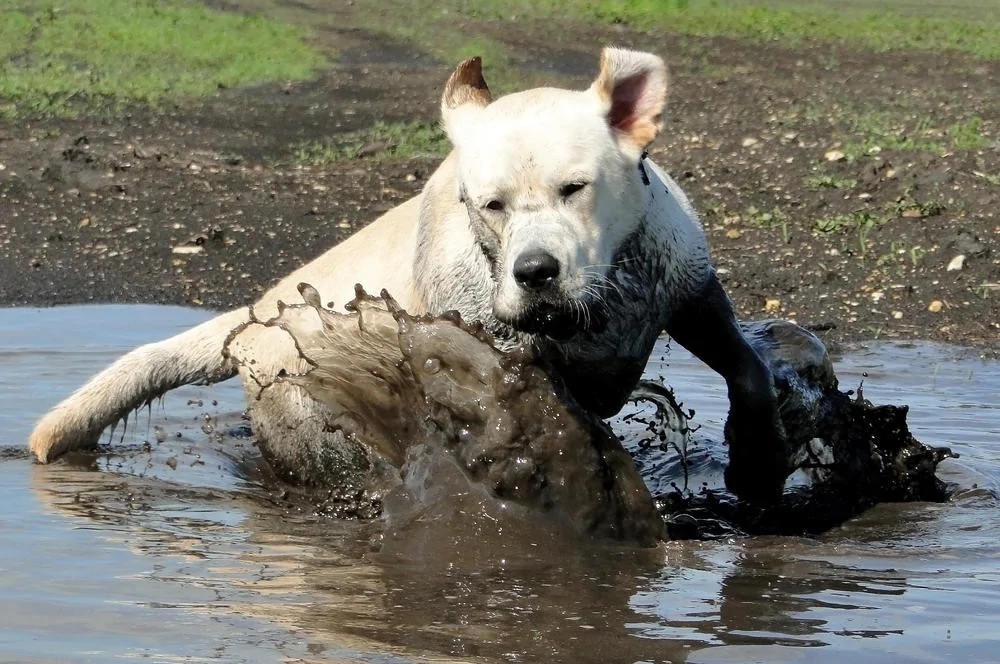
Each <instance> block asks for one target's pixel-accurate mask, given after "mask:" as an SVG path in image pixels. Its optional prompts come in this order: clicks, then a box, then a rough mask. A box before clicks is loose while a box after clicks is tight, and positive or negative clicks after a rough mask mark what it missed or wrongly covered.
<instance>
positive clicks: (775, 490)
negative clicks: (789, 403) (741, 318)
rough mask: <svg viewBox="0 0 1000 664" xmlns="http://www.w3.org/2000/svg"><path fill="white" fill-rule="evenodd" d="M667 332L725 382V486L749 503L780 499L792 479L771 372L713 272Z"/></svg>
mask: <svg viewBox="0 0 1000 664" xmlns="http://www.w3.org/2000/svg"><path fill="white" fill-rule="evenodd" d="M667 333H668V334H669V335H670V336H671V337H673V338H674V340H676V341H677V343H679V344H680V345H682V346H684V347H685V348H687V349H688V350H689V351H691V352H692V353H693V354H694V355H695V356H696V357H697V358H698V359H700V360H701V361H702V362H704V363H705V364H707V365H708V366H709V367H711V368H712V369H713V370H714V371H716V372H717V373H718V374H720V375H721V376H722V377H723V378H725V379H726V386H727V387H728V389H729V418H728V419H727V420H726V440H727V442H728V443H729V467H728V468H726V486H727V487H728V488H729V490H730V491H732V492H733V493H735V494H736V495H737V496H739V497H740V498H743V499H745V500H749V501H754V502H774V501H776V500H778V499H779V498H780V496H781V491H782V488H783V486H784V482H785V478H786V477H787V476H788V458H787V451H786V449H785V442H784V441H785V437H784V430H783V428H782V426H781V420H780V418H779V416H778V402H777V396H776V394H775V389H774V382H773V380H772V377H771V371H770V369H768V367H767V365H765V364H764V362H763V360H761V358H760V356H759V355H757V352H756V351H754V349H753V348H751V346H750V344H749V343H748V342H747V340H746V338H745V337H744V336H743V333H742V332H741V331H740V328H739V325H738V324H737V322H736V316H735V315H734V313H733V308H732V304H731V303H730V301H729V298H728V297H727V296H726V293H725V291H724V290H723V289H722V284H721V283H719V279H718V277H717V276H716V275H715V274H714V273H713V274H712V276H711V278H710V279H709V281H708V283H707V284H705V286H704V288H703V289H702V290H701V291H700V292H699V293H698V294H696V295H695V296H693V297H691V298H690V299H689V300H688V301H687V302H685V303H683V304H682V305H681V306H680V307H679V308H678V309H677V310H676V311H675V312H674V314H673V316H672V317H671V319H670V322H669V324H668V325H667Z"/></svg>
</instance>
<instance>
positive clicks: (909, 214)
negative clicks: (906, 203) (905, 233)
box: [902, 208, 924, 219]
mask: <svg viewBox="0 0 1000 664" xmlns="http://www.w3.org/2000/svg"><path fill="white" fill-rule="evenodd" d="M902 214H903V216H904V217H906V218H908V219H920V218H922V217H923V216H924V213H923V212H922V211H921V210H920V208H910V209H908V210H903V213H902Z"/></svg>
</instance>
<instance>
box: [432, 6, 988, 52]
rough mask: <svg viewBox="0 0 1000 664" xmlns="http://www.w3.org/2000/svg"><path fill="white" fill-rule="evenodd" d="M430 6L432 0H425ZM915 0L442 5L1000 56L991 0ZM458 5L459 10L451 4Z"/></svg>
mask: <svg viewBox="0 0 1000 664" xmlns="http://www.w3.org/2000/svg"><path fill="white" fill-rule="evenodd" d="M426 4H428V5H430V4H431V3H426ZM930 4H931V3H920V2H914V1H913V0H882V1H880V2H872V1H871V0H865V1H863V2H859V1H854V2H852V1H844V0H840V1H836V2H826V3H824V2H818V1H813V2H808V1H807V2H799V1H795V0H559V1H557V0H536V1H531V0H477V1H476V2H472V1H471V0H466V1H464V2H463V1H461V0H451V1H450V2H448V1H441V2H434V3H433V6H434V7H437V8H438V10H439V11H443V10H450V11H461V12H463V13H464V14H465V15H475V16H479V17H482V18H489V19H496V18H510V17H511V16H532V15H534V16H538V17H540V18H556V17H562V18H565V17H566V16H576V17H579V18H583V19H590V20H596V21H600V22H604V23H626V24H629V25H632V26H634V27H637V28H640V29H646V30H651V29H663V30H668V31H670V32H675V33H681V34H689V35H705V36H731V37H741V38H744V39H752V40H755V41H772V40H780V41H783V42H791V43H796V42H801V41H805V40H817V39H818V40H823V41H829V42H843V43H847V44H852V45H860V46H866V47H868V48H872V49H874V50H877V51H896V50H906V49H923V50H931V51H960V52H964V53H969V54H972V55H974V56H977V57H979V58H984V59H997V58H1000V15H998V14H1000V12H997V11H996V3H995V1H991V0H964V1H959V2H957V3H948V4H945V5H944V6H943V8H942V7H940V6H930V7H929V6H928V5H930ZM933 4H934V5H939V3H933ZM451 8H454V9H451Z"/></svg>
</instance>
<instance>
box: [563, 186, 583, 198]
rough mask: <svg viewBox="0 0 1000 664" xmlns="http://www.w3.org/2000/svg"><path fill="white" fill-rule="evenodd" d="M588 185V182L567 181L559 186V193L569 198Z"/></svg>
mask: <svg viewBox="0 0 1000 664" xmlns="http://www.w3.org/2000/svg"><path fill="white" fill-rule="evenodd" d="M586 186H587V183H586V182H567V183H566V184H564V185H563V186H561V187H559V195H560V196H562V197H563V198H569V197H570V196H572V195H573V194H575V193H576V192H578V191H580V190H581V189H583V188H584V187H586Z"/></svg>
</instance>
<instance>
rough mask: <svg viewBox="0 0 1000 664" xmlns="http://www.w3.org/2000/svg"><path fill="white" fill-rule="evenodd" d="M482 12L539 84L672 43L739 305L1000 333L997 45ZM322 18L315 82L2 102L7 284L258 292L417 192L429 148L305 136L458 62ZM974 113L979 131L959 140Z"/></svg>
mask: <svg viewBox="0 0 1000 664" xmlns="http://www.w3.org/2000/svg"><path fill="white" fill-rule="evenodd" d="M471 27H473V28H475V29H477V30H481V31H482V32H483V33H484V34H488V35H489V36H490V38H493V39H498V40H501V41H503V42H504V43H505V44H507V45H509V46H511V47H512V48H516V50H517V52H518V53H519V54H521V61H520V62H518V63H515V65H516V66H521V67H523V71H524V72H525V73H524V80H526V81H529V82H531V83H532V84H536V83H540V82H542V81H546V82H548V83H549V84H557V85H569V86H584V85H587V84H588V83H589V81H590V80H591V78H592V76H593V75H594V73H595V72H596V66H597V53H598V51H599V48H600V46H601V45H603V44H606V43H616V44H619V45H624V46H631V47H635V48H641V49H645V50H651V51H654V52H657V53H659V54H661V55H662V56H664V58H665V59H666V60H667V61H668V63H669V64H670V66H671V72H672V83H671V91H670V101H669V106H668V113H667V117H666V128H665V131H664V132H663V134H662V135H661V137H660V138H659V139H658V140H657V142H656V143H655V144H654V146H653V148H652V150H651V153H652V156H653V158H654V159H655V160H657V161H658V162H659V163H660V164H662V165H663V166H664V167H665V168H666V169H667V170H668V171H670V172H671V173H672V174H673V175H674V177H675V178H676V179H677V180H678V181H679V182H680V183H681V185H682V186H683V187H684V188H685V189H686V190H687V192H688V194H689V196H690V197H691V198H692V200H693V202H694V204H695V206H696V207H697V209H698V210H699V212H700V213H701V214H702V217H703V221H704V223H705V226H706V228H707V230H708V231H709V235H710V241H711V244H712V251H713V255H714V258H715V261H716V263H717V265H718V267H719V270H720V273H721V274H722V275H723V279H724V282H725V284H726V287H727V289H728V290H729V292H730V294H731V296H732V298H733V300H734V302H735V303H736V305H737V308H738V313H739V315H740V317H741V318H744V319H759V318H765V317H783V318H789V319H792V320H795V321H797V322H798V323H800V324H801V325H804V326H806V327H808V328H810V329H812V330H814V331H816V332H817V333H818V334H819V335H820V336H821V337H822V338H823V339H824V341H826V342H827V343H828V344H835V343H839V342H847V341H858V340H865V339H876V338H878V339H885V338H890V339H930V340H937V341H945V342H952V343H959V344H966V345H969V346H971V347H973V348H974V349H975V350H976V352H983V353H987V354H992V355H996V353H997V348H998V346H1000V344H998V341H1000V308H998V306H997V303H998V302H1000V242H998V240H1000V86H998V85H997V81H1000V63H997V62H983V61H977V60H974V59H972V58H968V57H965V56H959V55H940V54H924V53H896V54H876V53H867V52H862V51H857V50H847V49H844V48H840V47H832V46H816V47H811V46H801V45H800V46H796V47H793V48H789V47H785V46H783V45H781V44H770V45H756V44H746V43H742V42H738V41H730V40H722V39H707V38H682V37H677V36H672V35H665V34H648V33H639V32H630V31H629V30H627V29H624V28H620V27H618V28H614V27H608V28H595V27H593V26H585V25H578V26H574V25H572V24H567V25H566V26H565V29H564V30H562V31H561V32H560V34H559V35H558V36H557V37H553V36H552V35H551V34H550V33H549V32H548V31H546V30H544V29H543V27H542V26H537V25H532V24H520V23H512V22H505V23H503V25H502V26H500V25H499V24H491V23H482V24H479V25H475V26H471ZM322 39H326V40H331V45H333V44H332V42H334V41H336V42H337V43H336V44H335V46H336V50H337V52H338V53H339V54H340V57H339V60H338V62H339V64H338V65H337V66H335V67H333V68H332V69H331V70H330V71H328V72H326V73H324V74H323V75H322V76H321V77H320V78H319V79H318V80H315V81H311V82H306V83H288V84H283V85H266V86H260V87H256V88H253V89H244V90H222V91H219V93H218V94H216V95H215V96H214V97H213V98H211V99H208V100H205V101H203V102H198V103H196V104H194V103H192V104H186V105H183V106H178V107H175V108H171V109H165V110H164V109H161V110H157V111H151V110H148V109H142V108H136V109H131V110H130V111H128V112H126V113H120V114H116V115H114V116H112V117H105V118H79V119H72V120H64V119H44V118H42V119H31V120H19V121H16V122H11V121H2V122H0V245H2V249H0V305H2V306H49V305H59V304H70V303H88V302H144V303H164V304H180V305H189V306H197V307H207V308H214V309H226V308H230V307H234V306H237V305H241V304H247V303H250V302H252V301H254V300H255V299H256V298H257V297H258V296H259V294H260V293H261V292H262V291H263V290H264V289H266V288H268V287H269V286H270V285H271V284H272V283H274V282H275V281H276V280H277V279H280V278H281V277H282V276H283V275H285V274H287V273H288V272H290V271H291V270H292V269H294V268H295V267H297V266H299V265H301V264H302V263H304V262H306V261H308V260H310V259H311V258H313V257H315V256H317V255H318V254H320V253H322V252H323V251H324V250H325V249H326V248H328V247H329V246H332V245H333V244H334V243H336V242H338V241H340V240H342V239H343V238H345V237H347V236H348V235H349V234H350V233H352V232H353V231H354V230H356V229H357V228H359V227H361V226H362V225H364V224H365V223H367V222H369V221H371V220H372V219H374V218H375V217H377V216H378V215H379V214H380V213H382V212H384V211H385V210H387V209H389V208H390V207H392V206H394V205H396V204H398V203H400V202H402V201H403V200H405V199H407V198H408V197H410V196H412V195H414V194H415V193H416V192H418V191H419V189H420V187H421V186H422V184H423V183H424V182H425V181H426V179H427V177H428V176H429V175H430V173H431V172H432V171H433V169H434V167H435V163H436V158H433V157H415V158H412V159H406V160H398V159H392V158H386V156H385V155H380V154H379V153H378V146H375V149H374V151H373V154H371V155H368V156H364V157H360V158H357V159H352V160H348V161H344V162H340V163H336V164H328V165H322V166H315V165H303V164H300V163H296V160H295V156H294V154H295V146H296V145H301V144H303V142H305V141H311V140H329V139H330V138H332V137H336V136H337V135H341V134H344V133H346V132H350V131H356V130H359V129H364V128H366V127H369V126H371V125H372V124H373V123H374V122H375V121H376V120H385V121H389V122H392V121H400V120H411V119H420V120H425V121H428V122H433V121H434V120H435V118H436V109H437V105H438V97H437V95H438V94H439V90H440V89H441V86H442V85H443V81H444V80H445V79H446V78H447V75H448V73H449V72H450V68H451V64H450V63H436V62H434V61H433V60H432V59H430V58H429V57H428V56H427V55H425V54H424V53H422V52H421V51H420V49H419V46H417V45H413V44H401V43H396V42H391V41H387V39H386V38H385V37H381V36H378V35H374V34H367V33H364V34H362V33H358V32H356V31H353V32H349V33H343V34H336V33H327V34H324V35H322ZM338 40H339V41H338ZM489 66H490V63H489V62H486V74H487V78H488V79H489ZM880 123H881V124H880ZM973 125H974V128H975V133H976V135H977V136H978V137H979V138H978V139H976V140H973V141H959V140H958V137H957V133H958V129H957V128H960V127H966V128H968V127H970V126H973ZM859 145H860V146H863V149H862V150H861V151H860V152H859V149H858V146H859Z"/></svg>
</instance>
